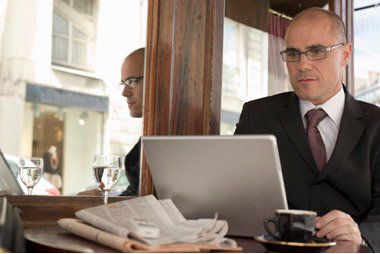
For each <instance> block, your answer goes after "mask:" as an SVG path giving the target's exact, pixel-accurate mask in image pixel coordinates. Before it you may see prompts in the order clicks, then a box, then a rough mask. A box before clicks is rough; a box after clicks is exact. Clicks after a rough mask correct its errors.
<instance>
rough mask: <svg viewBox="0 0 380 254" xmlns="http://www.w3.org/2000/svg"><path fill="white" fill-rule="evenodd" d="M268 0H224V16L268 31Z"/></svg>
mask: <svg viewBox="0 0 380 254" xmlns="http://www.w3.org/2000/svg"><path fill="white" fill-rule="evenodd" d="M268 8H269V0H226V17H227V18H230V19H233V20H235V21H237V22H239V23H242V24H244V25H247V26H250V27H254V28H257V29H260V30H262V31H265V32H268V30H269V28H268Z"/></svg>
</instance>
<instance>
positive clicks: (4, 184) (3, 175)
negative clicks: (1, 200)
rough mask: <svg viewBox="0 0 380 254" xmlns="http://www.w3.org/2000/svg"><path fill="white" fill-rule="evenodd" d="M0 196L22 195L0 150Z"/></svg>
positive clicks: (15, 177)
mask: <svg viewBox="0 0 380 254" xmlns="http://www.w3.org/2000/svg"><path fill="white" fill-rule="evenodd" d="M0 195H24V191H23V190H22V188H21V186H20V185H19V183H18V181H17V176H15V175H14V173H13V171H12V169H11V168H10V166H9V164H8V162H7V160H6V159H5V157H4V154H3V152H2V151H1V150H0Z"/></svg>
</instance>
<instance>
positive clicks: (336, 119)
mask: <svg viewBox="0 0 380 254" xmlns="http://www.w3.org/2000/svg"><path fill="white" fill-rule="evenodd" d="M344 101H345V94H344V90H343V87H342V88H341V89H340V90H339V92H338V93H337V94H335V95H334V96H333V97H331V98H330V99H329V100H328V101H326V102H325V103H323V104H321V105H314V104H313V103H312V102H310V101H306V100H301V99H300V105H299V107H300V112H301V116H302V122H303V126H304V128H305V129H306V127H307V121H306V117H305V115H306V113H307V112H308V111H309V110H311V109H319V108H321V109H323V110H324V111H325V112H326V113H327V116H326V117H325V118H324V119H323V120H322V121H321V122H320V123H319V124H318V126H317V128H318V130H319V132H320V133H321V136H322V140H323V143H324V144H325V147H326V162H328V161H329V160H330V157H331V154H332V152H333V151H334V148H335V143H336V139H337V138H338V132H339V126H340V121H341V119H342V115H343V110H344Z"/></svg>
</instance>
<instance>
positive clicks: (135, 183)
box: [78, 48, 145, 196]
mask: <svg viewBox="0 0 380 254" xmlns="http://www.w3.org/2000/svg"><path fill="white" fill-rule="evenodd" d="M144 56H145V48H139V49H137V50H135V51H133V52H132V53H131V54H129V55H128V56H127V57H126V58H125V59H124V61H123V64H122V66H121V82H120V87H121V88H122V95H123V96H124V97H126V98H127V104H128V108H129V111H130V115H131V117H134V118H140V117H142V104H143V79H144ZM140 144H141V140H139V141H138V142H137V143H136V144H135V146H134V147H133V148H132V150H131V151H130V152H129V153H128V154H127V156H126V157H125V161H124V165H125V173H126V175H127V178H128V181H129V186H128V188H127V189H126V190H125V191H124V192H123V193H122V194H121V195H122V196H136V195H138V188H139V179H140ZM78 195H101V192H100V190H98V189H92V190H88V191H83V192H80V193H78Z"/></svg>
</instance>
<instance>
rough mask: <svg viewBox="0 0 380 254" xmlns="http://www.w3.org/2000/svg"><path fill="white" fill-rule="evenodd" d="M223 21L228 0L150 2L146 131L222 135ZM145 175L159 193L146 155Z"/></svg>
mask: <svg viewBox="0 0 380 254" xmlns="http://www.w3.org/2000/svg"><path fill="white" fill-rule="evenodd" d="M223 22H224V0H207V1H205V0H150V1H149V4H148V22H147V26H148V29H147V30H148V32H147V33H148V34H147V45H146V56H145V63H146V65H145V77H146V78H145V82H146V83H145V91H144V135H211V134H219V125H220V109H221V83H222V56H223ZM143 154H144V153H143ZM141 175H142V176H141V180H142V181H141V188H140V193H141V195H147V194H151V193H153V190H154V187H153V184H152V180H151V176H150V173H149V169H148V167H147V163H146V159H145V155H144V156H143V161H142V173H141Z"/></svg>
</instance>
